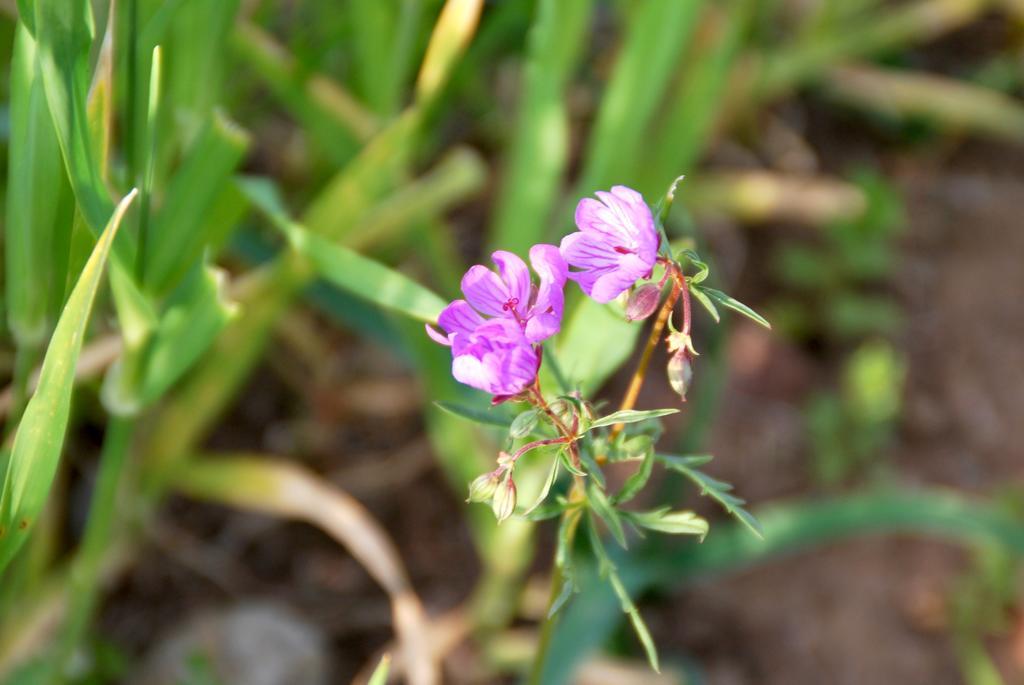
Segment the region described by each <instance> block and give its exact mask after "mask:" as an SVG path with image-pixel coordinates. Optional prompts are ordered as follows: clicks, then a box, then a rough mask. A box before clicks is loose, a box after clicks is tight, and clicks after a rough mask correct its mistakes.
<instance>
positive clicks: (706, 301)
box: [688, 285, 722, 323]
mask: <svg viewBox="0 0 1024 685" xmlns="http://www.w3.org/2000/svg"><path fill="white" fill-rule="evenodd" d="M688 287H689V289H690V294H691V295H693V297H694V299H696V300H697V301H698V302H700V303H701V304H702V305H703V306H704V309H706V310H707V311H708V314H710V315H711V318H712V319H714V320H715V323H718V322H719V321H721V320H722V318H721V316H719V314H718V309H716V308H715V305H714V303H712V302H711V298H710V297H708V296H707V295H705V294H704V292H703V291H702V290H701V289H700V288H698V287H696V286H694V285H690V286H688Z"/></svg>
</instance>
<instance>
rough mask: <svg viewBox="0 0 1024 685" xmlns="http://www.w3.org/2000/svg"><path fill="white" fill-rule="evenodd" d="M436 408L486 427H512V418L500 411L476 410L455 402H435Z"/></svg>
mask: <svg viewBox="0 0 1024 685" xmlns="http://www.w3.org/2000/svg"><path fill="white" fill-rule="evenodd" d="M434 406H436V407H437V408H438V409H441V410H443V411H444V412H445V413H448V414H451V415H452V416H457V417H459V418H460V419H467V420H469V421H472V422H473V423H479V424H481V425H484V426H496V427H498V428H505V429H508V427H509V426H511V425H512V419H511V417H509V416H508V414H507V413H505V412H504V411H502V410H499V409H491V410H486V409H476V408H474V407H468V406H466V405H463V404H458V403H455V402H434Z"/></svg>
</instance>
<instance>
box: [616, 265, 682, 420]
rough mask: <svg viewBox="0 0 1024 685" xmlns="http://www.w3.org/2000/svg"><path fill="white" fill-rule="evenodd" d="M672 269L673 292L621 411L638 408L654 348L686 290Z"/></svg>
mask: <svg viewBox="0 0 1024 685" xmlns="http://www.w3.org/2000/svg"><path fill="white" fill-rule="evenodd" d="M668 268H670V269H672V274H671V278H672V292H670V293H669V296H668V297H667V298H665V303H664V304H662V305H661V310H660V311H659V312H658V318H657V319H655V321H654V326H653V327H652V328H651V334H650V335H649V336H648V337H647V345H646V346H645V347H644V351H643V353H642V354H641V355H640V363H639V364H637V367H636V371H634V372H633V378H632V379H631V380H630V381H629V387H628V388H627V389H626V394H625V395H624V396H623V398H622V404H621V405H620V406H619V411H625V410H627V409H632V408H633V407H634V406H636V400H637V398H638V397H639V396H640V388H642V387H643V384H644V377H645V376H646V375H647V365H648V364H649V363H650V361H651V354H652V353H653V352H654V348H655V347H656V346H657V344H658V341H659V340H660V339H661V334H662V332H663V331H664V330H665V323H666V322H667V321H668V317H669V315H670V314H671V313H672V309H673V308H674V307H675V306H676V302H677V301H678V300H679V297H680V295H681V294H682V292H683V291H684V290H685V289H686V283H685V281H684V280H683V277H682V275H681V274H680V273H679V272H678V270H676V268H675V267H674V266H669V267H668ZM686 310H687V312H686V313H684V316H688V312H689V307H687V308H686ZM622 426H623V424H621V423H617V424H615V425H614V426H613V427H612V432H611V439H613V440H614V439H615V437H616V436H617V435H618V434H619V433H620V432H621V431H622Z"/></svg>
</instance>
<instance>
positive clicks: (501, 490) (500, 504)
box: [491, 472, 516, 523]
mask: <svg viewBox="0 0 1024 685" xmlns="http://www.w3.org/2000/svg"><path fill="white" fill-rule="evenodd" d="M515 510H516V483H515V481H514V480H512V473H511V472H509V473H508V474H507V475H506V476H505V479H504V480H503V481H501V484H500V485H498V488H497V490H495V492H494V497H493V499H491V511H493V512H494V518H496V519H498V523H501V522H502V521H504V520H505V519H507V518H508V517H509V516H511V515H512V512H514V511H515Z"/></svg>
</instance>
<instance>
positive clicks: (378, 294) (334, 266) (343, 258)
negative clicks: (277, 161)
mask: <svg viewBox="0 0 1024 685" xmlns="http://www.w3.org/2000/svg"><path fill="white" fill-rule="evenodd" d="M244 188H245V190H246V192H247V194H248V196H249V199H251V200H252V202H253V204H255V205H256V206H257V207H259V208H260V209H261V210H262V211H263V212H264V213H265V214H266V215H267V217H268V218H270V220H271V221H272V222H273V224H274V225H275V226H276V227H277V228H278V229H279V230H280V231H281V232H283V233H284V234H285V236H287V238H288V241H289V243H290V244H291V246H292V248H293V249H294V250H295V251H296V252H297V253H298V254H300V255H303V256H304V257H305V258H306V259H308V260H309V261H310V262H311V263H312V264H313V266H314V268H315V269H316V271H317V273H318V274H320V276H322V277H323V278H325V279H327V280H328V281H329V282H331V283H332V284H333V285H336V286H337V287H339V288H342V289H343V290H346V291H348V292H350V293H352V294H353V295H357V296H359V297H361V298H363V299H365V300H368V301H370V302H372V303H374V304H376V305H378V306H380V307H383V308H385V309H388V310H391V311H395V312H398V313H400V314H405V315H406V316H411V317H413V318H414V319H418V320H420V321H426V322H428V323H436V322H437V316H438V314H440V313H441V310H442V309H444V307H445V305H446V304H447V302H445V301H444V300H442V299H441V298H440V297H439V296H438V295H436V294H434V293H433V292H431V291H430V290H428V289H427V288H426V287H424V286H422V285H420V284H419V283H417V282H416V281H414V280H412V279H411V278H409V277H408V276H405V275H404V274H402V273H399V272H397V271H394V270H392V269H390V268H388V267H386V266H384V265H383V264H381V263H379V262H375V261H373V260H372V259H369V258H368V257H364V256H363V255H361V254H359V253H358V252H356V251H355V250H352V249H350V248H348V247H345V246H343V245H338V244H336V243H333V242H331V241H330V240H327V239H326V238H323V237H321V236H318V235H316V234H315V233H311V232H310V231H308V230H306V229H305V228H304V227H302V226H300V225H299V224H297V223H295V222H294V221H291V220H290V219H289V218H288V217H287V215H285V214H284V213H283V212H282V209H283V208H282V203H281V202H280V200H279V199H277V198H274V197H272V196H270V195H269V194H268V192H267V191H268V190H269V187H268V185H267V184H256V183H247V184H246V185H245V186H244Z"/></svg>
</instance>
